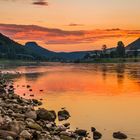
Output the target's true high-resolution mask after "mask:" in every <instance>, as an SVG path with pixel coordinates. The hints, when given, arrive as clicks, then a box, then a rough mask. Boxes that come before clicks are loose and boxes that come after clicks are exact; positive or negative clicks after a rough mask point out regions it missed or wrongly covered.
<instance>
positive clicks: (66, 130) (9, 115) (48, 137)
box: [0, 75, 127, 140]
mask: <svg viewBox="0 0 140 140" xmlns="http://www.w3.org/2000/svg"><path fill="white" fill-rule="evenodd" d="M40 105H42V102H41V101H38V100H36V99H24V98H22V97H20V96H19V95H16V94H15V93H14V86H13V82H12V81H10V82H9V81H7V80H6V79H5V78H4V77H3V76H2V75H1V76H0V140H84V139H85V140H89V139H95V140H98V139H101V138H102V134H101V133H100V132H98V131H97V130H96V129H95V128H94V127H92V128H91V131H92V132H93V138H90V136H89V134H88V132H87V131H86V130H82V129H76V130H74V131H71V130H70V124H69V123H63V120H67V119H69V117H70V114H69V112H68V111H67V110H66V109H65V108H62V109H61V110H60V111H59V112H58V113H56V112H55V111H54V110H46V109H44V108H39V106H40ZM35 107H38V109H35ZM57 117H58V120H59V121H61V122H62V125H57V124H56V123H55V120H56V118H57ZM113 137H114V138H118V139H126V138H127V136H126V135H125V134H123V133H121V132H115V133H113Z"/></svg>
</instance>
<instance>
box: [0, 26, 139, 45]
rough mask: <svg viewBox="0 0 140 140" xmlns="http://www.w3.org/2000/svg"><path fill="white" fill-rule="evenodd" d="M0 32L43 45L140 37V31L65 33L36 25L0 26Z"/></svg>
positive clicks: (114, 30)
mask: <svg viewBox="0 0 140 140" xmlns="http://www.w3.org/2000/svg"><path fill="white" fill-rule="evenodd" d="M0 32H1V33H3V34H5V35H8V36H10V37H11V38H13V39H15V40H20V41H22V42H24V41H27V40H34V41H37V42H42V43H43V44H81V43H93V42H95V41H98V40H101V39H109V38H116V37H140V30H122V29H118V28H116V29H105V30H99V29H98V30H78V31H66V30H61V29H55V28H54V29H53V28H46V27H41V26H36V25H16V24H0Z"/></svg>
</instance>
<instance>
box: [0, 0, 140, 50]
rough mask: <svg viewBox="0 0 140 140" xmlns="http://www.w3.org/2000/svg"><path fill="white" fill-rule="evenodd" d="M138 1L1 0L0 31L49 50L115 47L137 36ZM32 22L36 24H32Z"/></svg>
mask: <svg viewBox="0 0 140 140" xmlns="http://www.w3.org/2000/svg"><path fill="white" fill-rule="evenodd" d="M139 5H140V1H139V0H124V1H122V0H117V1H116V0H77V1H74V0H71V1H69V0H61V1H59V0H25V1H21V0H15V1H13V0H1V1H0V13H1V14H0V16H1V21H0V23H1V24H0V32H1V33H3V34H5V35H7V36H9V37H11V38H12V39H14V40H15V41H17V42H19V43H21V44H24V43H26V42H27V41H35V42H37V43H38V44H40V45H41V46H43V47H45V48H47V49H49V50H53V51H81V50H94V49H100V48H101V46H102V45H103V44H107V46H108V47H109V48H110V47H115V46H116V43H117V41H119V40H122V41H123V42H124V43H125V45H127V44H129V43H130V42H132V41H134V40H135V39H137V38H138V37H140V28H139V25H140V20H139V17H140V11H139ZM34 25H36V26H34Z"/></svg>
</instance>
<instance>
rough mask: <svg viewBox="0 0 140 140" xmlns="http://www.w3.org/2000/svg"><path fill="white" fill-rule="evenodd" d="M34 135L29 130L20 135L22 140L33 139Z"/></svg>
mask: <svg viewBox="0 0 140 140" xmlns="http://www.w3.org/2000/svg"><path fill="white" fill-rule="evenodd" d="M31 137H32V135H31V134H30V133H29V132H28V131H27V130H23V131H22V132H21V133H20V138H21V139H31Z"/></svg>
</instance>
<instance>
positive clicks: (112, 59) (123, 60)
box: [75, 58, 140, 63]
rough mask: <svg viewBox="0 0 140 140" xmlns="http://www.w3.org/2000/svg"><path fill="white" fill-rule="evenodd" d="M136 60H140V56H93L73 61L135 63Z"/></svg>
mask: <svg viewBox="0 0 140 140" xmlns="http://www.w3.org/2000/svg"><path fill="white" fill-rule="evenodd" d="M136 62H140V58H93V59H87V60H78V61H75V63H136Z"/></svg>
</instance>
